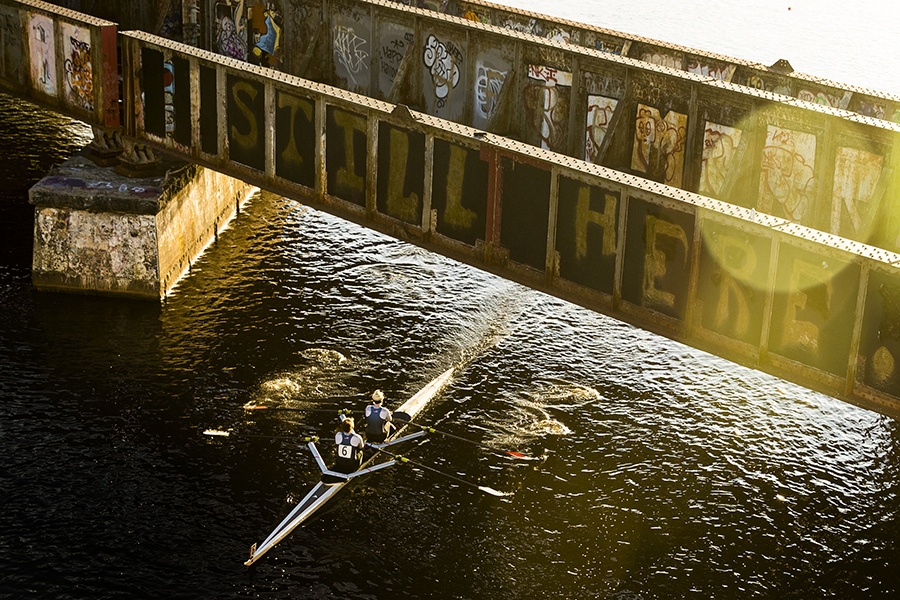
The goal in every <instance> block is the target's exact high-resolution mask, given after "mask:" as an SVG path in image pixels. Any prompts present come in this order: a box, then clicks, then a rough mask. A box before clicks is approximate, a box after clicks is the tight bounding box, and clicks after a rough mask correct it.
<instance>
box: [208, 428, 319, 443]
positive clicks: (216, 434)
mask: <svg viewBox="0 0 900 600" xmlns="http://www.w3.org/2000/svg"><path fill="white" fill-rule="evenodd" d="M203 435H208V436H211V437H231V436H233V435H236V436H238V437H252V438H270V439H277V440H294V441H295V442H318V441H319V438H318V437H317V436H314V435H308V436H305V437H300V436H296V435H262V434H259V433H235V432H233V431H223V430H221V429H207V430H206V431H204V432H203Z"/></svg>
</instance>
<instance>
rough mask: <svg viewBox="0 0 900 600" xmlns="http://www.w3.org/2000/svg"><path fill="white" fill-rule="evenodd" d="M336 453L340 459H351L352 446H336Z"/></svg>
mask: <svg viewBox="0 0 900 600" xmlns="http://www.w3.org/2000/svg"><path fill="white" fill-rule="evenodd" d="M337 453H338V456H340V457H341V458H353V446H350V445H347V444H338V447H337Z"/></svg>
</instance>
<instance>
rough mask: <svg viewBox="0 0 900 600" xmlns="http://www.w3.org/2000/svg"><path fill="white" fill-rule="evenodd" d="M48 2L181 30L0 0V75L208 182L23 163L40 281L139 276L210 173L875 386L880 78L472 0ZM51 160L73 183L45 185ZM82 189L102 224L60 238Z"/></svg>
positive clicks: (789, 369) (889, 228)
mask: <svg viewBox="0 0 900 600" xmlns="http://www.w3.org/2000/svg"><path fill="white" fill-rule="evenodd" d="M61 4H63V3H61ZM65 4H68V5H73V6H74V5H76V4H85V5H97V7H99V9H98V12H97V14H98V15H101V16H115V15H110V14H109V13H110V12H112V11H121V15H120V16H121V17H122V19H121V20H122V21H123V22H126V23H128V22H129V20H131V22H132V24H133V25H137V26H140V27H143V26H144V25H143V24H141V23H139V22H136V21H140V20H141V19H150V18H152V20H154V22H156V23H160V22H162V23H163V24H164V25H165V24H166V23H168V25H165V26H164V29H166V30H167V31H168V30H169V29H170V28H169V25H171V23H173V22H174V23H176V24H177V25H179V28H180V29H181V37H182V39H184V40H187V41H189V42H191V43H184V41H176V40H173V39H169V38H167V37H162V36H157V35H153V34H151V33H148V32H146V31H140V30H131V31H120V30H119V27H118V26H117V24H116V23H115V22H113V21H110V20H105V19H103V18H101V17H100V16H88V15H86V14H83V13H78V12H75V11H74V10H72V9H70V8H66V7H62V6H58V5H53V4H49V3H45V2H39V1H36V0H18V1H17V0H0V36H2V37H0V86H2V88H3V89H4V90H5V91H7V92H8V93H11V94H14V95H16V96H18V97H21V98H24V99H28V100H30V101H33V102H36V103H38V104H41V105H43V106H47V107H50V108H52V109H53V110H57V111H59V112H62V113H65V114H68V115H71V116H73V117H75V118H78V119H80V120H83V121H85V122H87V123H90V124H91V125H92V126H94V128H95V141H94V143H93V144H92V153H91V156H93V157H94V158H95V159H96V160H97V161H98V162H101V163H103V162H104V161H109V163H110V164H117V165H119V167H124V168H125V169H126V171H127V172H128V173H129V174H132V175H142V174H143V175H145V176H146V174H147V173H150V172H152V170H153V169H154V165H156V164H158V163H159V162H160V161H166V160H173V159H180V160H183V161H188V162H189V163H190V164H192V165H196V166H193V167H187V168H183V169H181V170H179V171H178V173H179V177H180V179H179V181H180V183H181V184H183V185H184V186H188V185H194V184H198V182H200V183H199V185H201V186H203V185H205V186H207V187H205V188H204V189H206V190H207V193H205V194H201V195H202V196H213V197H215V200H214V201H213V204H212V205H211V206H200V203H199V202H198V201H197V200H196V199H186V198H185V197H181V196H178V192H177V190H176V191H171V190H172V189H174V188H176V187H178V186H173V185H172V183H171V181H169V182H166V183H164V184H161V185H160V186H158V188H157V189H154V187H153V185H152V184H149V183H146V181H144V180H142V179H140V178H137V179H134V180H130V181H131V183H129V181H124V182H122V183H120V184H117V185H118V187H117V190H119V191H120V194H119V195H116V194H102V193H99V191H98V189H97V188H96V187H91V186H89V185H87V186H86V185H85V184H84V182H83V181H81V182H80V183H77V184H76V183H74V182H75V181H76V180H77V178H74V177H70V178H66V177H61V176H55V177H49V178H48V180H49V181H48V180H45V181H44V182H41V183H40V184H38V186H36V189H35V190H33V191H32V203H34V204H35V207H36V208H35V211H36V217H35V232H36V237H35V269H34V272H35V283H36V285H38V287H46V288H51V289H54V288H55V289H65V288H66V287H67V285H69V284H70V283H71V282H72V281H73V275H72V272H71V271H78V270H79V269H84V268H86V265H87V267H88V268H89V267H90V265H91V264H94V263H91V262H90V261H86V262H85V261H82V262H81V263H79V261H80V260H82V258H81V257H83V256H85V255H86V254H87V255H89V256H90V257H91V260H92V261H95V262H96V261H97V255H98V253H100V254H103V260H102V261H105V262H104V264H113V265H116V264H118V265H121V271H122V273H124V275H121V274H120V276H122V277H126V276H127V277H131V278H137V279H140V278H142V279H141V281H139V282H137V284H139V285H137V287H132V288H129V289H137V288H140V289H142V290H144V292H145V294H146V295H148V296H153V297H156V298H159V297H160V295H164V294H165V293H166V292H167V290H168V289H169V288H171V286H172V285H174V283H175V280H177V276H178V275H179V274H180V272H181V270H183V268H182V267H183V265H180V263H178V260H175V259H173V258H171V257H169V258H166V257H167V256H169V255H173V251H172V250H171V247H170V246H177V247H178V248H179V249H180V250H179V252H181V253H182V255H183V252H184V251H185V248H187V250H186V251H188V252H199V251H202V248H203V247H204V246H205V244H206V243H207V242H208V240H209V238H210V237H213V236H215V235H216V234H217V232H218V230H219V228H220V226H221V224H222V221H223V220H225V219H227V218H228V217H229V216H230V215H231V214H232V213H233V212H235V211H236V210H238V209H239V201H238V202H237V205H236V206H235V205H234V204H233V201H234V199H235V198H237V197H238V196H240V194H241V188H240V185H237V184H235V185H233V186H230V187H228V186H227V185H226V188H227V189H226V192H225V193H216V190H221V189H223V188H222V187H221V186H223V185H225V184H222V183H221V181H219V180H215V181H213V180H212V179H204V178H211V177H213V175H208V174H207V173H223V174H226V175H228V176H230V177H233V178H235V180H236V181H240V182H247V183H249V184H252V185H255V186H258V187H260V188H263V189H266V190H270V191H272V192H275V193H279V194H283V195H285V196H288V197H291V198H296V199H299V200H302V201H303V202H305V203H307V204H309V205H310V206H313V207H315V208H318V209H320V210H324V211H327V212H329V213H332V214H334V215H337V216H340V217H342V218H345V219H348V220H351V221H354V222H356V223H359V224H362V225H364V226H366V227H370V228H372V229H376V230H379V231H382V232H384V233H387V234H389V235H392V236H394V237H396V238H398V239H402V240H405V241H408V242H410V243H414V244H417V245H420V246H423V247H425V248H428V249H429V250H432V251H434V252H438V253H441V254H443V255H446V256H449V257H452V258H454V259H457V260H460V261H463V262H466V263H468V264H471V265H474V266H476V267H478V268H481V269H485V270H487V271H490V272H492V273H495V274H497V275H500V276H502V277H506V278H508V279H511V280H515V281H517V282H520V283H522V284H524V285H527V286H530V287H532V288H535V289H538V290H542V291H545V292H547V293H550V294H553V295H555V296H558V297H561V298H564V299H566V300H569V301H572V302H574V303H577V304H580V305H582V306H585V307H587V308H590V309H592V310H596V311H598V312H602V313H605V314H608V315H610V316H613V317H615V318H617V319H620V320H622V321H626V322H629V323H632V324H634V325H636V326H638V327H642V328H644V329H647V330H650V331H653V332H656V333H659V334H661V335H664V336H666V337H669V338H671V339H674V340H678V341H681V342H684V343H686V344H690V345H692V346H695V347H698V348H701V349H704V350H707V351H709V352H712V353H714V354H717V355H719V356H722V357H725V358H728V359H730V360H733V361H735V362H738V363H741V364H745V365H748V366H751V367H754V368H758V369H760V370H763V371H766V372H769V373H772V374H774V375H776V376H779V377H782V378H784V379H787V380H790V381H794V382H797V383H799V384H801V385H805V386H807V387H810V388H813V389H817V390H820V391H823V392H825V393H827V394H830V395H832V396H835V397H839V398H843V399H845V400H848V401H850V402H854V403H857V404H861V405H865V406H867V407H871V408H875V409H876V410H881V411H884V412H887V413H890V414H896V413H897V411H898V409H900V366H898V364H897V359H898V357H900V271H898V266H900V254H898V247H897V246H898V239H897V234H896V231H897V218H898V214H897V212H896V210H893V209H892V206H891V204H892V202H891V199H892V198H893V197H894V196H895V195H896V194H897V186H898V181H897V177H898V176H897V174H896V169H894V168H893V162H894V161H895V160H896V159H895V154H894V152H893V149H894V148H895V146H896V142H897V139H898V133H900V125H897V124H896V123H894V122H892V121H891V120H890V118H893V117H894V116H896V114H897V106H898V104H897V99H896V98H893V97H891V96H889V95H885V94H878V93H876V92H871V91H868V90H856V89H853V88H849V87H842V86H840V85H839V84H835V83H832V82H824V81H821V80H816V79H815V78H811V77H806V76H800V75H797V74H793V73H791V72H789V67H786V66H785V65H778V64H776V65H775V66H773V67H764V66H762V65H755V64H750V63H740V62H739V61H732V60H729V59H727V58H726V57H718V56H716V55H707V54H703V53H700V52H699V51H692V50H690V49H684V48H679V47H667V46H665V45H662V44H655V45H654V43H651V42H650V41H645V40H640V39H630V40H629V39H625V38H624V37H622V36H619V37H616V35H614V34H613V33H611V32H606V31H602V30H595V29H591V28H587V27H584V26H576V25H574V24H567V23H565V22H560V21H553V20H550V19H548V18H538V17H537V16H535V15H529V14H523V13H518V12H516V11H511V10H509V9H503V8H501V7H497V6H495V5H489V4H479V3H473V2H466V3H456V4H454V3H452V2H450V3H442V6H437V7H436V8H443V12H442V11H440V10H427V9H418V8H411V7H408V6H405V5H403V4H401V3H395V2H385V1H380V0H315V1H314V2H313V1H304V0H284V1H283V2H266V3H262V2H259V3H253V4H252V5H249V6H248V5H245V4H244V3H242V2H232V1H228V0H215V1H213V0H210V1H207V2H200V1H199V0H193V1H191V0H185V1H184V2H181V3H176V5H177V6H176V8H181V9H186V10H182V11H180V15H181V16H180V17H176V18H174V20H173V19H169V20H166V19H163V18H162V15H160V14H154V13H152V11H149V10H148V9H146V7H144V8H140V5H142V3H137V4H133V3H131V2H128V1H124V2H117V3H108V2H102V1H101V2H81V3H79V2H68V3H65ZM106 5H109V6H112V7H113V8H105V7H106ZM173 6H175V5H173ZM97 7H95V8H97ZM104 10H105V11H107V13H106V14H104ZM457 15H461V16H457ZM504 19H506V20H511V19H516V20H518V21H517V22H520V23H527V24H529V25H528V27H512V28H507V27H505V26H501V25H497V24H493V23H503V21H504ZM529 27H530V30H529ZM564 27H567V28H568V29H567V35H568V37H566V35H564V34H561V33H559V31H557V29H562V28H564ZM554 28H556V29H554ZM155 30H157V31H158V30H159V27H158V26H156V27H155ZM235 32H237V33H236V34H235ZM542 33H545V34H547V35H549V37H548V36H547V35H539V34H542ZM229 36H230V37H229ZM591 36H593V37H591ZM573 40H574V41H573ZM617 40H624V41H623V42H622V44H621V45H619V46H616V45H615V44H616V43H618V42H617ZM198 46H204V47H205V49H204V48H199V47H198ZM373 49H375V50H373ZM649 50H654V52H650V51H649ZM635 53H636V54H635ZM665 53H668V54H669V55H670V56H676V57H677V56H680V57H681V62H680V63H679V62H678V61H677V60H675V59H672V60H669V59H663V58H659V57H660V56H662V55H663V54H665ZM226 54H228V55H226ZM632 54H635V55H634V56H632ZM654 57H656V58H654ZM660 62H662V63H664V64H659V63H660ZM697 65H700V66H697ZM716 65H718V66H716ZM273 67H275V68H273ZM810 94H812V95H810ZM818 94H822V98H824V100H823V99H822V98H820V97H819V96H818ZM810 100H815V101H810ZM135 181H137V182H138V183H134V182H135ZM203 182H206V183H203ZM66 185H69V186H72V185H75V186H76V187H79V186H80V187H79V189H80V192H79V193H77V194H74V193H68V194H63V195H62V196H60V195H59V194H56V193H55V192H54V190H57V189H58V188H61V187H65V186H66ZM229 185H230V184H229ZM210 191H212V193H209V192H210ZM61 198H62V199H61ZM223 198H226V200H224V201H223ZM99 213H102V214H104V215H105V216H104V218H106V219H109V221H108V222H106V224H105V225H104V226H103V227H98V228H97V231H113V232H117V233H115V234H114V235H111V236H110V238H114V241H115V243H112V242H110V241H109V240H106V241H104V239H105V238H103V235H100V234H96V235H94V237H93V238H92V239H91V240H90V252H89V253H86V252H85V249H84V248H83V247H79V243H80V242H79V241H78V240H72V239H67V240H64V241H60V239H58V236H60V235H71V232H72V231H73V230H74V229H75V228H74V227H71V226H70V225H71V223H73V222H74V221H75V220H78V219H82V220H87V219H94V220H95V221H96V219H97V216H96V215H97V214H99ZM104 227H105V229H104ZM125 232H128V233H127V234H126V233H125ZM129 236H131V237H132V238H136V239H137V240H143V239H145V237H147V238H152V239H151V242H152V245H155V247H156V252H157V253H158V256H157V257H156V258H155V259H154V260H155V263H154V261H153V260H151V261H147V258H146V245H145V246H144V247H143V248H142V249H141V252H140V253H139V254H140V256H141V259H140V260H141V261H143V262H141V263H140V264H137V262H136V259H134V258H133V256H134V255H133V254H129V253H128V252H127V251H126V250H125V248H126V247H128V248H132V247H133V245H134V243H135V242H129V241H128V239H129ZM187 238H190V239H189V240H188V242H185V239H187ZM123 240H125V241H123ZM126 242H127V243H126ZM104 244H105V245H104ZM129 244H131V245H129ZM104 253H105V254H104ZM175 254H177V253H175ZM102 261H101V262H102ZM129 261H130V262H129ZM67 270H68V271H67ZM90 280H91V277H89V276H87V277H82V278H81V279H80V280H79V282H80V283H79V285H82V284H85V282H87V283H88V284H90ZM142 286H143V287H142ZM126 287H127V286H126ZM94 291H103V290H94ZM106 291H110V290H106Z"/></svg>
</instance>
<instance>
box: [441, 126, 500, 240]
mask: <svg viewBox="0 0 900 600" xmlns="http://www.w3.org/2000/svg"><path fill="white" fill-rule="evenodd" d="M432 182H433V183H432V185H433V188H432V200H431V202H432V204H431V206H432V209H433V210H434V211H435V216H436V224H435V228H436V231H437V232H438V233H439V234H441V235H442V236H445V237H446V238H448V239H450V240H455V241H458V242H461V243H463V244H466V245H467V246H470V247H472V248H474V247H475V244H476V243H477V241H478V240H482V241H483V240H485V239H487V234H486V227H487V213H488V208H487V190H488V165H487V163H486V162H484V161H483V160H481V156H480V152H479V150H478V149H476V148H471V147H467V146H464V145H460V144H454V143H452V142H450V141H448V140H442V139H435V140H434V177H433V180H432Z"/></svg>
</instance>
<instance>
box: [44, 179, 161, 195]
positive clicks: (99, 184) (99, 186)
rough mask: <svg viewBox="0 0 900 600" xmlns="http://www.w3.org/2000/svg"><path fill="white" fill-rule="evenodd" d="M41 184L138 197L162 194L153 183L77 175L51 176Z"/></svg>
mask: <svg viewBox="0 0 900 600" xmlns="http://www.w3.org/2000/svg"><path fill="white" fill-rule="evenodd" d="M41 185H42V186H45V187H53V188H65V189H69V188H76V189H85V190H106V191H113V192H118V193H120V194H130V195H133V196H138V197H140V198H153V197H155V196H159V195H160V194H162V188H160V187H157V186H153V185H134V184H131V183H128V182H125V183H116V182H112V181H90V180H85V179H80V178H77V177H65V176H59V175H55V176H51V177H45V178H44V179H42V180H41Z"/></svg>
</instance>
